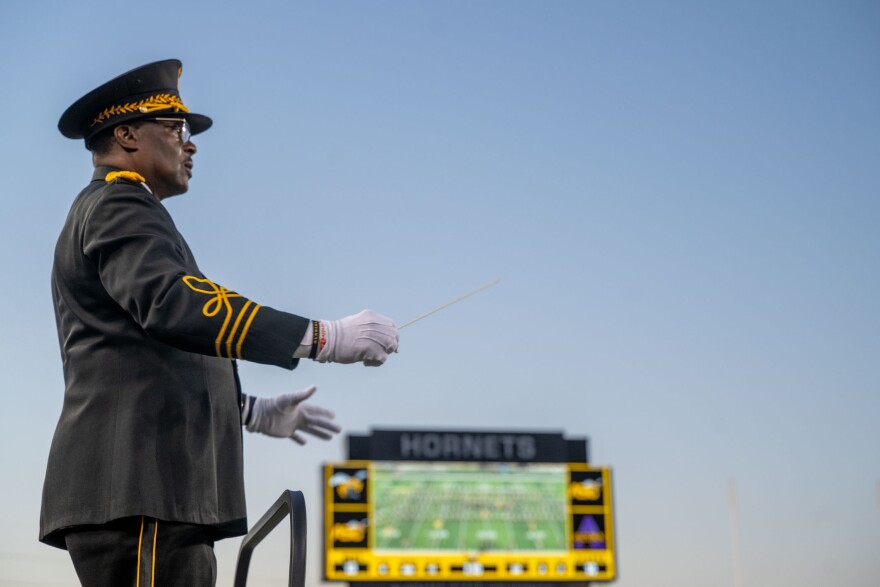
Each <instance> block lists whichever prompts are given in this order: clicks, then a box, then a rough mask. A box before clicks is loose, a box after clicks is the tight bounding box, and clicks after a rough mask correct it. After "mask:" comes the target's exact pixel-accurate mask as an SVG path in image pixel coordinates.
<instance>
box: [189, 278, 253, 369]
mask: <svg viewBox="0 0 880 587" xmlns="http://www.w3.org/2000/svg"><path fill="white" fill-rule="evenodd" d="M183 282H184V283H185V284H186V286H187V287H188V288H190V289H191V290H193V291H194V292H196V293H200V294H205V295H207V296H210V299H209V300H208V301H207V302H205V305H204V306H203V307H202V315H204V316H205V317H206V318H213V317H214V316H216V315H217V314H219V313H220V311H221V310H225V315H224V317H223V325H222V326H221V327H220V332H218V333H217V338H216V340H215V341H214V350H215V352H216V353H217V356H218V357H221V358H227V359H232V358H234V357H233V356H232V341H233V340H235V334H236V332H238V328H239V326H241V323H242V321H243V320H244V329H243V330H242V331H241V335H240V336H239V337H238V344H237V345H236V349H235V350H236V354H237V356H238V358H241V345H242V344H243V343H244V339H245V336H247V331H248V329H249V328H250V326H251V322H253V320H254V316H255V315H256V313H257V310H259V309H260V305H259V304H255V303H254V302H252V301H251V300H247V301H246V302H245V303H244V305H242V307H241V309H240V310H239V311H238V314H237V316H236V317H235V322H234V323H233V325H232V330H230V331H229V335H228V336H226V331H227V329H228V328H229V323H230V322H232V318H233V314H235V310H233V308H232V304H231V303H230V302H229V300H230V298H240V297H242V295H241V294H238V293H235V292H234V291H231V290H228V289H226V288H225V287H223V286H221V285H217V284H216V283H214V282H213V281H211V280H210V279H202V278H200V277H196V276H194V275H186V276H184V277H183ZM251 306H253V309H251ZM248 311H250V315H249V316H248V317H247V319H246V320H245V316H247V315H248ZM224 337H225V338H226V341H225V344H224V340H223V339H224ZM224 350H225V351H226V352H225V354H224V352H223V351H224Z"/></svg>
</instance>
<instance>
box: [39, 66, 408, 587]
mask: <svg viewBox="0 0 880 587" xmlns="http://www.w3.org/2000/svg"><path fill="white" fill-rule="evenodd" d="M180 72H181V64H180V62H179V61H177V60H167V61H160V62H156V63H151V64H148V65H144V66H142V67H139V68H136V69H134V70H132V71H129V72H128V73H125V74H123V75H121V76H119V77H117V78H115V79H113V80H111V81H109V82H107V83H105V84H103V85H102V86H100V87H98V88H97V89H95V90H93V91H92V92H89V93H88V94H87V95H85V96H84V97H82V98H81V99H79V100H77V101H76V102H75V103H74V104H73V105H72V106H70V108H68V109H67V111H65V112H64V114H63V115H62V116H61V120H60V121H59V123H58V127H59V130H60V131H61V133H62V134H63V135H64V136H66V137H68V138H73V139H84V140H85V144H86V147H87V148H88V149H89V150H90V151H91V153H92V159H93V163H94V167H95V170H94V175H93V176H92V181H91V183H89V185H88V186H86V188H85V189H83V191H82V192H80V194H79V195H78V196H77V198H76V199H75V201H74V202H73V205H72V207H71V210H70V213H69V215H68V217H67V220H66V222H65V224H64V227H63V229H62V231H61V235H60V237H59V239H58V243H57V246H56V249H55V258H54V264H53V269H52V299H53V302H54V306H55V316H56V321H57V325H58V337H59V343H60V346H61V356H62V362H63V369H64V381H65V393H64V404H63V407H62V411H61V416H60V418H59V421H58V425H57V428H56V431H55V436H54V438H53V441H52V446H51V450H50V453H49V461H48V465H47V471H46V479H45V483H44V487H43V503H42V512H41V516H40V540H41V541H43V542H45V543H47V544H50V545H53V546H57V547H59V548H66V549H67V550H68V551H69V553H70V557H71V559H72V561H73V564H74V567H75V569H76V572H77V575H78V576H79V578H80V581H81V582H82V584H83V585H89V586H90V585H101V586H106V585H113V586H121V585H154V584H155V585H163V586H168V585H187V586H201V585H214V582H215V580H216V561H215V559H214V552H213V544H214V541H215V540H218V539H221V538H226V537H230V536H238V535H242V534H244V533H246V532H247V519H246V513H245V499H244V481H243V473H242V432H241V429H242V426H246V427H247V429H248V430H249V431H251V432H260V433H264V434H268V435H271V436H276V437H282V438H283V437H289V438H292V439H294V440H296V441H297V442H300V443H302V442H304V439H303V437H302V436H301V434H300V433H302V432H305V433H309V434H313V435H315V436H317V437H320V438H330V437H331V436H332V434H333V433H335V432H338V431H339V428H338V427H337V426H336V425H335V424H334V423H333V422H332V418H333V414H332V413H330V412H329V411H327V410H323V409H321V408H319V407H316V406H313V405H311V404H309V403H308V402H305V401H304V400H306V399H307V398H308V397H309V396H310V395H311V394H312V393H314V391H315V388H314V387H310V388H308V389H306V390H303V391H301V392H298V393H292V394H285V395H282V396H278V397H275V398H262V397H252V396H246V395H244V394H243V393H242V392H241V386H240V384H239V381H238V375H237V371H236V360H238V359H241V360H245V361H255V362H258V363H265V364H268V365H277V366H279V367H283V368H285V369H293V368H294V367H296V365H297V362H298V361H299V359H300V358H306V357H308V358H311V359H314V360H317V361H319V362H336V363H363V364H365V365H370V366H378V365H381V364H382V363H383V362H384V361H385V360H386V359H387V357H388V355H389V353H393V352H396V351H397V346H398V334H397V327H396V326H395V325H394V323H393V322H392V321H391V320H390V319H389V318H386V317H384V316H382V315H380V314H377V313H375V312H372V311H368V310H365V311H363V312H361V313H359V314H356V315H353V316H348V317H346V318H342V319H341V320H333V321H320V320H309V319H307V318H303V317H301V316H297V315H295V314H290V313H286V312H282V311H279V310H276V309H273V308H270V307H267V306H262V305H260V304H258V303H256V302H255V301H253V300H251V299H248V298H246V297H245V296H243V295H242V294H239V293H237V292H235V291H233V290H231V289H227V288H226V287H224V286H223V285H220V284H218V283H216V282H214V281H212V280H211V279H210V278H209V277H207V276H205V275H204V274H203V273H202V272H201V271H200V270H199V268H198V265H197V264H196V261H195V258H194V257H193V254H192V252H191V251H190V249H189V247H188V246H187V244H186V241H185V240H184V239H183V237H182V236H181V235H180V233H179V232H178V231H177V229H176V228H175V226H174V222H173V221H172V219H171V216H170V215H169V214H168V211H167V210H166V209H165V207H164V205H163V203H162V201H163V200H164V199H165V198H168V197H171V196H176V195H179V194H183V193H185V192H186V191H187V188H188V184H189V179H190V178H191V177H192V170H193V155H195V153H196V146H195V144H193V142H192V140H191V137H192V135H195V134H197V133H200V132H203V131H205V130H207V129H208V128H209V127H210V126H211V124H212V121H211V119H210V118H208V117H207V116H204V115H201V114H195V113H192V112H190V111H189V109H188V108H187V107H186V106H185V105H184V103H183V101H182V100H181V97H180V94H179V91H178V78H179V76H180Z"/></svg>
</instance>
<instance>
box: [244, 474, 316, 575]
mask: <svg viewBox="0 0 880 587" xmlns="http://www.w3.org/2000/svg"><path fill="white" fill-rule="evenodd" d="M288 514H289V515H290V573H289V580H288V587H305V582H306V502H305V499H304V498H303V494H302V491H291V490H290V489H288V490H286V491H285V492H284V493H282V494H281V497H279V498H278V501H276V502H275V504H274V505H272V507H270V508H269V510H268V511H267V512H266V513H265V514H264V515H263V517H262V518H260V521H259V522H257V523H256V524H254V527H253V528H251V531H250V532H248V533H247V536H245V537H244V539H243V540H242V541H241V547H240V548H239V550H238V562H237V563H236V565H235V582H234V583H233V586H234V587H245V585H246V584H247V575H248V569H249V568H250V564H251V556H252V555H253V552H254V549H255V548H256V547H257V545H258V544H260V542H262V541H263V539H264V538H265V537H266V536H267V535H268V534H269V533H270V532H271V531H272V530H274V529H275V527H276V526H278V524H280V523H281V520H283V519H284V518H285V517H286V516H287V515H288Z"/></svg>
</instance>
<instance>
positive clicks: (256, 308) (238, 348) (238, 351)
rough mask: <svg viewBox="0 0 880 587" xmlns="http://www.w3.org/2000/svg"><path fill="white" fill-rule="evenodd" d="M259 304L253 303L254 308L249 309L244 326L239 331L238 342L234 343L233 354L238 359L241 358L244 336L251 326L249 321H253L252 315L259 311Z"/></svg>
mask: <svg viewBox="0 0 880 587" xmlns="http://www.w3.org/2000/svg"><path fill="white" fill-rule="evenodd" d="M261 307H262V306H260V304H254V309H253V311H251V315H250V316H248V319H247V322H245V323H244V328H243V329H242V331H241V336H239V337H238V344H237V345H235V354H236V356H237V357H238V358H239V359H240V358H241V345H242V344H244V338H245V337H246V336H247V333H248V330H250V328H251V322H253V321H254V317H255V316H256V315H257V312H259V311H260V308H261ZM243 313H244V309H242V314H243Z"/></svg>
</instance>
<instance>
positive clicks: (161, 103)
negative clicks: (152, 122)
mask: <svg viewBox="0 0 880 587" xmlns="http://www.w3.org/2000/svg"><path fill="white" fill-rule="evenodd" d="M169 108H174V111H175V112H180V111H181V110H182V111H184V112H189V108H187V107H186V106H184V105H183V102H181V101H180V98H179V97H177V96H175V95H173V94H156V95H155V96H150V97H149V98H144V99H143V100H141V101H140V102H129V103H127V104H120V105H117V106H110V107H109V108H105V109H104V111H103V112H101V113H100V114H98V116H97V117H96V118H95V120H93V121H92V124H91V126H95V125H96V124H101V123H102V122H104V121H106V120H107V119H108V118H110V117H111V116H119V115H120V114H128V113H129V112H140V113H141V114H147V113H150V112H155V111H156V110H167V109H169Z"/></svg>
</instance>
